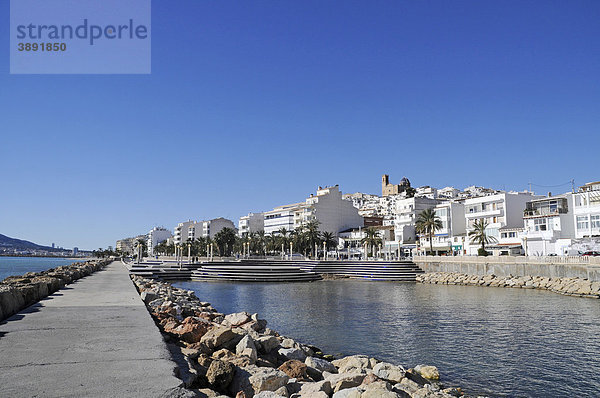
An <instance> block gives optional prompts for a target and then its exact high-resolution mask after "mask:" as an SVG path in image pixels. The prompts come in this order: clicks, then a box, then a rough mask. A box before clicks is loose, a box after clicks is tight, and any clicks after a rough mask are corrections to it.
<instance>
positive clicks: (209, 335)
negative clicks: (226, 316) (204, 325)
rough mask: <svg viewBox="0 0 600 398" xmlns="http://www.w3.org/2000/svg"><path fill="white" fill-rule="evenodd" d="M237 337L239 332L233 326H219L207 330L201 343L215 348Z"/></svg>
mask: <svg viewBox="0 0 600 398" xmlns="http://www.w3.org/2000/svg"><path fill="white" fill-rule="evenodd" d="M235 337H237V334H235V333H234V332H233V331H232V330H231V328H228V327H225V326H217V327H214V328H212V329H210V330H209V331H208V332H206V334H205V335H204V336H202V338H201V339H200V343H202V344H204V345H205V346H206V347H208V348H210V349H212V350H214V349H215V348H217V347H219V346H221V345H223V344H225V343H227V342H229V341H231V340H233V339H234V338H235Z"/></svg>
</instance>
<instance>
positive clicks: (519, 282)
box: [417, 272, 600, 299]
mask: <svg viewBox="0 0 600 398" xmlns="http://www.w3.org/2000/svg"><path fill="white" fill-rule="evenodd" d="M417 282H421V283H435V284H440V285H468V286H492V287H514V288H521V289H542V290H549V291H551V292H554V293H559V294H564V295H567V296H578V297H589V298H596V299H597V298H600V282H592V281H589V280H587V279H582V278H547V277H543V276H513V275H508V276H496V275H469V274H461V273H456V272H431V273H426V274H421V275H418V276H417Z"/></svg>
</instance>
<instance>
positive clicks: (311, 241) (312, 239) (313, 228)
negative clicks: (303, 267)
mask: <svg viewBox="0 0 600 398" xmlns="http://www.w3.org/2000/svg"><path fill="white" fill-rule="evenodd" d="M302 231H303V232H302V234H303V235H304V240H305V244H306V245H307V246H308V247H309V249H310V252H311V253H312V255H313V256H316V255H317V253H315V245H318V244H319V243H320V241H321V239H320V237H321V234H320V232H319V221H318V220H311V221H309V222H307V223H306V224H304V226H303V228H302Z"/></svg>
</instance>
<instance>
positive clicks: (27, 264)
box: [0, 257, 85, 281]
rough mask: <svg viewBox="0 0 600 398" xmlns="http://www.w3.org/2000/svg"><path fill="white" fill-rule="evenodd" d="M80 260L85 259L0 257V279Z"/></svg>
mask: <svg viewBox="0 0 600 398" xmlns="http://www.w3.org/2000/svg"><path fill="white" fill-rule="evenodd" d="M81 261H85V260H83V259H72V258H60V257H0V281H1V280H3V279H4V278H6V277H8V276H13V275H23V274H24V273H26V272H41V271H45V270H47V269H50V268H56V267H59V266H61V265H69V264H72V263H75V262H81Z"/></svg>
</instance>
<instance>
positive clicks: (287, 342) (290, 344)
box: [281, 339, 296, 348]
mask: <svg viewBox="0 0 600 398" xmlns="http://www.w3.org/2000/svg"><path fill="white" fill-rule="evenodd" d="M295 345H296V342H295V341H294V340H292V339H283V341H282V342H281V346H282V347H283V348H294V346H295Z"/></svg>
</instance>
